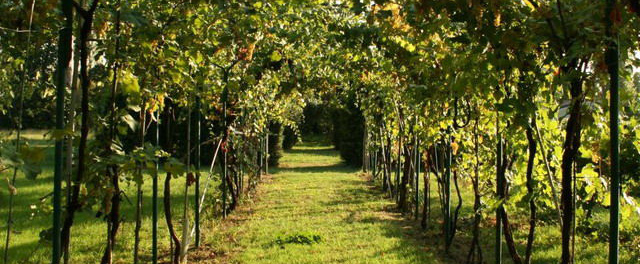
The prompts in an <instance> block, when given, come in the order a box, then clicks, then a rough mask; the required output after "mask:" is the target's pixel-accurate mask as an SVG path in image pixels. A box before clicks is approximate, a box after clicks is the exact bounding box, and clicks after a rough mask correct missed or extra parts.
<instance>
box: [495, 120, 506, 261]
mask: <svg viewBox="0 0 640 264" xmlns="http://www.w3.org/2000/svg"><path fill="white" fill-rule="evenodd" d="M499 118H500V117H499V115H497V114H496V137H497V139H498V144H497V150H496V175H498V177H496V193H497V194H498V199H502V198H504V197H503V196H502V194H503V192H502V189H503V186H502V184H503V183H504V182H503V181H502V179H501V177H499V175H500V172H499V171H500V170H501V167H502V151H503V150H502V147H503V146H502V135H501V134H500V128H499V126H500V121H499ZM501 207H502V206H498V208H496V249H495V250H496V264H500V263H502V222H501V220H502V214H501V210H500V209H501Z"/></svg>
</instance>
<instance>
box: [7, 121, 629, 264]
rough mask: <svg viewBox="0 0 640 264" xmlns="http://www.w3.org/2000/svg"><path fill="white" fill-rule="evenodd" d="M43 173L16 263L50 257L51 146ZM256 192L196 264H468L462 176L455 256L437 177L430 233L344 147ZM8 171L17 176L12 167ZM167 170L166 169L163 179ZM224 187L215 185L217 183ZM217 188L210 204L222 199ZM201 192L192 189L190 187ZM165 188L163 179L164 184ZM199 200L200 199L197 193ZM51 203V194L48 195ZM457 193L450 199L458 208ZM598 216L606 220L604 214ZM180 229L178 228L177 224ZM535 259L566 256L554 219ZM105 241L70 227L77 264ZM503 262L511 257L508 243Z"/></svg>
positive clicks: (300, 164)
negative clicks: (445, 235) (348, 160)
mask: <svg viewBox="0 0 640 264" xmlns="http://www.w3.org/2000/svg"><path fill="white" fill-rule="evenodd" d="M27 138H28V139H29V140H30V141H31V143H32V144H38V145H41V146H45V147H48V148H49V150H51V147H52V144H51V142H50V141H47V140H45V139H43V137H42V133H41V132H35V131H31V132H29V133H27ZM47 155H48V156H47V159H46V164H45V166H44V167H45V171H44V173H43V174H42V175H40V177H38V179H36V180H33V181H32V180H27V179H25V178H24V177H23V176H22V175H19V176H18V181H17V183H16V187H17V189H18V196H17V197H16V200H15V225H14V233H13V236H12V243H11V247H10V257H11V262H10V263H49V262H50V245H48V244H43V243H39V242H38V240H39V233H40V231H42V230H44V229H46V228H49V227H50V226H51V214H50V212H46V211H44V212H42V211H41V212H35V211H34V210H32V209H31V208H30V206H31V205H32V204H38V203H39V199H40V198H41V197H47V195H48V194H50V192H51V190H52V185H51V181H52V170H51V167H52V151H48V154H47ZM270 172H271V173H272V174H271V175H269V176H265V177H264V179H263V182H262V183H261V184H260V186H259V187H258V192H257V193H251V194H250V195H249V197H248V199H245V202H243V203H242V204H241V206H240V207H239V209H238V210H237V211H236V212H233V213H232V214H231V215H230V216H229V218H228V219H226V220H224V221H221V220H220V219H219V218H217V217H216V216H214V215H212V214H211V212H210V211H211V210H209V211H208V212H205V215H204V216H203V219H206V221H204V222H203V241H204V242H205V243H204V244H203V246H202V247H201V249H199V250H197V251H194V252H192V254H190V263H287V264H292V263H463V262H464V260H465V257H466V253H467V252H468V245H469V241H470V228H471V221H470V217H471V215H472V203H473V196H472V191H471V187H470V185H469V183H466V182H464V181H462V182H461V187H462V197H463V200H464V203H463V207H462V210H461V217H460V220H459V224H458V227H459V231H458V233H457V235H456V238H455V240H454V244H453V246H452V248H451V254H449V255H446V254H444V253H443V243H442V235H441V230H440V228H441V223H442V222H441V220H440V219H441V216H440V214H439V212H440V210H439V208H438V201H437V199H438V198H437V193H436V192H435V188H436V187H435V186H436V183H435V182H434V183H433V184H432V186H433V187H432V188H433V189H432V193H431V196H432V206H433V207H432V218H431V220H430V228H429V230H427V231H423V230H422V229H421V228H420V227H419V225H418V223H417V221H415V220H413V219H412V217H410V216H402V215H401V214H399V213H397V212H396V211H395V206H394V204H393V202H392V201H391V200H389V199H387V198H385V194H384V193H382V192H381V191H380V188H379V186H377V185H375V184H374V183H372V182H370V181H368V180H367V178H366V176H365V175H364V174H363V173H362V172H361V171H359V170H358V169H355V168H351V167H348V166H345V165H343V164H342V162H341V160H340V158H339V157H338V154H337V152H336V151H334V150H332V148H331V147H329V146H327V145H325V144H322V143H304V144H300V145H299V146H296V147H295V148H294V149H293V150H291V151H286V152H285V155H284V157H283V158H282V160H281V165H280V167H279V168H271V171H270ZM2 176H3V177H10V174H9V173H6V172H5V173H4V175H2ZM163 179H164V175H163V174H162V175H161V181H160V182H161V183H162V180H163ZM217 184H218V183H217V182H215V183H213V185H212V186H216V185H217ZM123 187H124V190H125V193H126V195H127V199H126V200H125V201H124V202H123V205H122V210H123V213H122V215H123V216H124V223H123V224H122V226H121V230H120V233H119V238H118V244H117V248H116V250H115V256H114V259H115V263H132V252H133V229H134V212H135V207H134V206H133V204H130V203H129V201H128V200H131V201H132V202H133V201H135V186H134V185H127V184H126V183H125V184H123ZM183 187H184V178H180V179H176V180H174V181H173V184H172V197H173V204H172V206H173V210H175V211H174V221H175V223H176V224H177V225H178V227H179V223H180V220H181V211H182V201H181V199H182V195H183V193H182V192H183ZM215 189H216V188H211V189H210V191H211V192H212V193H211V194H210V195H209V198H208V200H207V202H206V203H207V204H208V206H212V204H214V203H215V198H216V197H218V195H217V194H215V193H213V192H215V191H214V190H215ZM191 191H193V190H191ZM160 192H162V185H161V186H160ZM7 197H8V194H7V189H6V187H5V188H0V204H1V205H2V207H1V208H0V221H2V222H0V223H1V224H0V226H2V230H0V234H1V235H2V239H3V240H2V241H4V236H5V232H4V230H5V228H6V226H5V225H6V216H7V204H8V202H7ZM150 197H151V178H150V177H149V176H147V177H146V178H145V183H144V204H145V207H144V212H143V214H144V220H143V229H142V232H141V238H142V249H141V250H142V252H141V253H142V254H141V256H142V259H143V262H142V263H148V262H149V261H148V260H149V257H150V252H151V249H150V245H151V199H150ZM190 197H191V199H193V196H192V194H191V196H190ZM45 203H50V200H48V199H47V200H45ZM455 204H456V199H455V196H454V200H453V201H452V205H453V206H455ZM488 215H489V216H488V217H486V219H485V221H484V222H483V223H482V232H481V235H482V242H481V244H482V249H483V255H484V259H485V261H486V262H487V263H491V262H493V260H494V254H493V253H494V252H493V251H494V227H493V222H494V220H493V214H488ZM605 216H606V212H600V213H599V214H598V218H602V219H604V218H606V217H605ZM511 217H512V218H513V219H512V222H514V223H515V225H514V227H515V235H516V239H517V241H518V243H519V244H518V247H519V250H520V254H524V242H525V235H526V230H527V228H528V225H527V224H526V217H527V215H512V216H511ZM159 232H160V240H159V242H160V251H161V254H162V256H164V257H166V253H167V249H168V248H169V239H168V234H167V231H166V225H165V221H164V214H163V212H162V205H161V204H160V221H159ZM178 232H179V233H180V231H179V230H178ZM536 236H537V237H536V241H535V246H534V255H533V263H555V262H557V260H558V259H559V256H560V247H559V243H560V232H559V228H558V227H557V226H555V225H548V226H545V225H544V223H543V222H539V227H538V230H537V232H536ZM105 237H106V223H105V222H104V221H103V220H102V219H100V218H96V217H95V211H92V210H86V211H84V212H81V213H79V214H78V215H77V219H76V223H75V225H74V227H73V229H72V248H71V252H72V259H71V263H96V262H98V260H99V258H100V256H101V254H102V251H103V248H104V240H105V239H104V238H105ZM633 244H634V243H633V242H632V241H625V246H624V247H622V248H621V253H622V254H621V256H622V261H621V263H635V262H634V258H637V255H638V254H639V253H638V251H634V250H631V249H632V248H633V247H634V246H633ZM503 251H504V253H503V254H504V255H503V259H504V263H510V261H509V253H508V251H507V248H506V246H505V247H504V250H503ZM606 258H607V243H606V240H603V239H601V240H594V239H584V238H578V239H577V244H576V261H577V262H578V263H605V262H606Z"/></svg>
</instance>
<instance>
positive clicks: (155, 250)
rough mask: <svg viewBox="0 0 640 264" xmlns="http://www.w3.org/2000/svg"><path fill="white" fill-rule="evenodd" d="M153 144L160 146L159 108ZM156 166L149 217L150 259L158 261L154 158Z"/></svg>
mask: <svg viewBox="0 0 640 264" xmlns="http://www.w3.org/2000/svg"><path fill="white" fill-rule="evenodd" d="M156 115H157V116H156V131H155V145H156V147H159V146H160V109H158V110H157V112H156ZM155 165H156V168H155V170H154V171H153V174H154V175H153V190H152V196H153V197H152V201H151V204H152V205H151V206H152V207H153V208H152V211H153V215H152V219H151V261H152V263H153V264H157V263H158V175H159V171H160V161H159V160H156V164H155Z"/></svg>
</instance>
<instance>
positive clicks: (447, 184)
mask: <svg viewBox="0 0 640 264" xmlns="http://www.w3.org/2000/svg"><path fill="white" fill-rule="evenodd" d="M445 145H446V146H445V157H444V169H445V172H444V191H445V194H444V206H445V207H444V232H445V236H444V239H445V243H446V248H447V250H448V249H449V246H450V243H451V242H450V241H449V239H451V227H452V226H451V156H452V153H451V128H450V127H449V128H447V138H446V139H445Z"/></svg>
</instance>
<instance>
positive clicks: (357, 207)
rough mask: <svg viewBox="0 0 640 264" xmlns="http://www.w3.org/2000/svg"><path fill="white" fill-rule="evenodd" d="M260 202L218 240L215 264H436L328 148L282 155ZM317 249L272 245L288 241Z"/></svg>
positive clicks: (414, 234)
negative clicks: (220, 255) (299, 239)
mask: <svg viewBox="0 0 640 264" xmlns="http://www.w3.org/2000/svg"><path fill="white" fill-rule="evenodd" d="M272 172H274V174H273V175H272V176H271V178H269V179H268V180H266V181H265V183H263V185H261V186H260V187H259V189H260V193H259V198H258V201H257V202H256V203H255V204H254V205H252V206H250V207H251V209H249V210H247V211H245V212H240V213H239V214H238V215H236V218H234V219H232V220H233V221H234V222H237V223H240V224H237V225H234V226H233V227H231V228H229V229H228V230H226V231H225V232H224V234H222V235H221V236H224V238H226V239H222V240H224V241H225V242H231V244H226V245H225V244H224V243H221V242H219V241H221V240H218V242H215V241H211V242H212V243H217V247H218V250H219V251H223V252H224V251H227V252H226V253H224V254H230V257H229V258H224V259H221V260H220V261H219V262H221V263H442V261H441V260H440V258H439V257H438V256H436V254H435V252H437V251H436V250H433V249H432V248H429V246H428V245H427V244H426V243H424V241H425V238H424V236H423V235H422V234H421V232H419V230H418V227H417V226H416V225H415V224H414V223H412V222H410V221H406V220H404V219H403V218H402V217H401V215H399V214H397V213H393V212H392V210H391V208H393V204H392V202H391V201H390V200H387V199H385V198H384V195H383V194H382V193H381V192H380V191H378V189H377V188H376V187H375V186H373V185H371V184H370V183H369V182H368V181H367V180H366V179H365V178H363V177H360V174H359V173H358V170H357V169H354V168H351V167H348V166H344V165H343V164H342V162H341V160H340V158H339V156H338V154H337V152H335V151H334V150H332V149H331V148H330V147H328V146H322V145H317V144H303V145H302V146H297V147H295V148H294V149H293V150H291V151H287V152H286V154H285V155H284V157H283V158H282V160H281V165H280V166H279V168H277V169H274V170H273V171H272ZM314 235H315V236H319V237H320V241H319V242H318V243H313V244H311V245H308V244H298V243H282V244H278V243H277V241H278V239H279V238H280V239H282V240H284V239H286V238H288V237H292V236H305V237H312V236H314Z"/></svg>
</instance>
